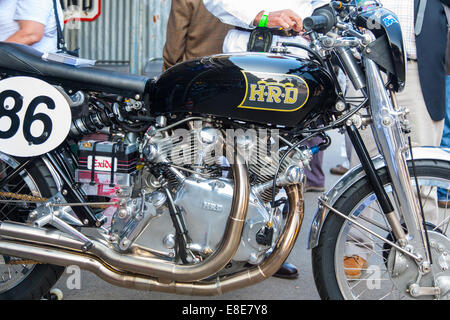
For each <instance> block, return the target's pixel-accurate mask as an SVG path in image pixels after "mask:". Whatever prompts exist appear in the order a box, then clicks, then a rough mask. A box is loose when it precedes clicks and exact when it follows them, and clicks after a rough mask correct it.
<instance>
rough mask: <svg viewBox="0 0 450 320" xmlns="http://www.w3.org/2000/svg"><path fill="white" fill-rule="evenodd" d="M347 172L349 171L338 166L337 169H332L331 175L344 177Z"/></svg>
mask: <svg viewBox="0 0 450 320" xmlns="http://www.w3.org/2000/svg"><path fill="white" fill-rule="evenodd" d="M347 171H348V169H347V168H346V167H344V166H342V165H340V164H338V165H337V166H336V167H334V168H331V169H330V173H331V174H335V175H338V176H342V175H344V174H346V173H347Z"/></svg>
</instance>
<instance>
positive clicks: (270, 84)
mask: <svg viewBox="0 0 450 320" xmlns="http://www.w3.org/2000/svg"><path fill="white" fill-rule="evenodd" d="M153 89H154V90H153V98H152V101H153V103H152V112H154V113H157V114H165V113H187V112H189V113H192V114H193V115H213V116H216V117H223V118H231V119H234V120H243V121H251V122H257V123H263V124H272V125H281V126H286V127H294V126H297V125H299V124H300V123H301V122H302V121H304V120H308V119H310V118H312V117H315V116H317V115H318V114H320V113H322V112H325V111H327V110H330V109H331V108H332V107H333V106H334V104H335V103H336V99H337V94H336V89H335V86H334V82H333V80H332V78H331V76H330V75H329V73H328V72H327V71H325V70H324V69H323V68H322V67H321V66H320V65H319V64H318V63H317V62H315V61H311V60H307V59H301V58H297V57H292V56H285V55H283V56H281V55H274V54H260V53H242V54H231V55H225V54H222V55H215V56H210V57H203V58H201V59H198V60H193V61H187V62H184V63H180V64H178V65H175V66H174V67H172V68H170V69H169V70H167V71H166V72H165V73H163V74H162V75H161V76H160V78H159V79H158V80H157V81H156V82H155V84H154V87H153Z"/></svg>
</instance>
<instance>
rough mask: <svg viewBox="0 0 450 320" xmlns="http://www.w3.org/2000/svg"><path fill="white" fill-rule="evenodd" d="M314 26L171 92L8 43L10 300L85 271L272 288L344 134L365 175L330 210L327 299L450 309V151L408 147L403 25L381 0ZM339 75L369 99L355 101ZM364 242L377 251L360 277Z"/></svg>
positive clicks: (168, 284)
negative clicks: (314, 178) (371, 149)
mask: <svg viewBox="0 0 450 320" xmlns="http://www.w3.org/2000/svg"><path fill="white" fill-rule="evenodd" d="M304 26H305V29H306V30H307V32H306V34H307V36H308V37H309V39H310V45H309V46H304V45H302V44H298V43H279V44H277V46H275V47H274V48H272V50H271V52H270V53H242V54H222V55H214V56H209V57H203V58H201V59H197V60H194V61H188V62H184V63H181V64H178V65H176V66H174V67H172V68H171V69H169V70H167V71H166V72H165V73H163V74H162V75H161V76H160V77H159V78H158V79H156V80H153V79H148V78H146V77H142V76H137V75H127V74H119V73H112V72H109V71H105V70H102V69H98V68H96V67H93V66H89V65H85V64H84V63H86V61H83V60H80V59H76V58H72V57H69V56H61V55H51V54H47V55H42V53H40V52H37V51H35V50H33V49H31V48H29V47H26V46H22V45H18V44H10V43H0V79H1V81H0V151H1V152H0V206H1V209H0V212H1V223H0V253H1V257H2V259H1V260H0V262H1V266H0V270H1V278H0V298H19V299H29V298H40V297H42V295H44V294H45V293H46V292H48V291H49V289H50V288H51V287H52V286H53V285H54V284H55V283H56V281H57V280H58V278H59V276H60V275H61V274H62V272H63V270H64V267H65V266H70V265H77V266H79V267H80V268H82V269H86V270H89V271H91V272H93V273H95V274H96V275H97V276H99V277H100V278H102V279H104V280H105V281H107V282H109V283H112V284H114V285H117V286H123V287H127V288H133V289H141V290H153V291H159V292H168V293H174V294H185V295H186V294H187V295H219V294H222V293H225V292H228V291H230V290H234V289H238V288H242V287H244V286H249V285H253V284H255V283H258V282H260V281H262V280H265V279H267V278H268V277H270V276H271V275H273V274H274V273H275V272H276V271H277V270H278V269H279V268H280V266H281V265H282V263H283V262H284V261H285V260H286V259H287V257H288V256H289V253H290V252H291V250H292V248H293V246H294V243H295V240H296V237H297V235H298V233H299V231H300V227H301V224H302V219H303V213H304V198H303V191H304V186H305V182H306V181H305V174H304V173H305V169H307V168H308V167H309V163H310V162H311V160H312V157H313V155H314V154H315V153H317V152H320V151H323V150H325V149H327V147H328V146H329V145H330V143H331V139H330V137H329V136H328V135H327V131H329V130H335V129H339V130H341V132H342V133H344V132H346V133H347V134H348V135H349V137H350V139H351V141H352V143H353V146H354V148H355V150H356V152H357V154H358V157H359V159H360V162H361V165H360V166H357V167H355V168H353V169H351V170H350V171H349V172H348V173H347V174H346V175H345V176H343V177H342V179H341V180H339V181H338V182H337V183H336V185H335V186H334V187H333V188H332V189H331V190H330V191H328V192H326V193H325V194H323V195H322V196H321V197H320V198H319V208H318V211H317V214H316V216H315V217H314V220H313V224H312V226H311V230H310V237H309V247H310V248H311V249H312V258H313V259H312V260H313V272H314V278H315V281H316V285H317V289H318V291H319V294H320V296H321V297H322V298H324V299H404V298H416V299H432V298H448V296H449V295H448V291H449V289H450V273H449V272H450V271H449V270H448V265H449V263H450V260H449V255H448V253H449V252H450V243H449V239H448V225H449V219H450V218H449V211H450V210H449V209H448V208H446V207H445V206H444V207H442V206H438V205H437V201H436V199H437V194H438V192H441V193H442V192H443V193H444V194H445V195H446V197H447V199H448V194H449V191H448V190H450V153H449V152H450V151H449V150H445V149H440V148H430V147H427V148H425V147H422V148H411V146H410V145H409V144H408V143H407V140H406V137H407V133H408V132H409V130H410V128H409V127H408V122H407V109H406V108H402V107H401V106H398V105H397V102H396V99H395V94H396V93H397V92H399V91H401V90H402V89H403V87H404V83H405V73H406V72H405V71H406V61H407V60H406V54H405V49H404V47H403V39H402V34H401V29H400V25H399V21H398V18H397V17H396V16H395V15H394V14H393V13H392V12H390V11H388V10H386V9H384V8H383V7H382V6H381V5H380V4H379V3H378V2H377V1H342V2H339V1H335V2H331V3H330V4H329V5H327V6H324V7H322V8H319V9H317V10H316V11H315V12H314V14H313V16H311V17H309V18H306V19H305V20H304ZM293 47H297V48H301V49H303V50H305V52H307V54H308V56H309V58H301V57H298V56H294V55H292V54H290V53H289V51H290V49H292V48H293ZM339 69H340V70H343V71H344V73H345V74H346V76H347V77H348V79H349V81H350V82H351V84H352V85H353V87H354V88H355V89H357V90H358V92H359V93H360V97H356V98H348V97H346V94H345V90H344V88H343V87H342V86H341V84H340V83H339V81H338V77H337V72H338V71H337V70H339ZM369 127H370V128H371V129H372V131H373V137H374V139H375V141H376V143H377V146H378V147H379V151H380V153H381V155H382V156H379V157H376V158H373V159H371V158H370V156H369V154H368V152H367V149H366V147H365V144H364V142H363V140H362V138H361V136H360V130H364V129H366V128H369ZM312 138H315V140H319V143H317V145H314V146H312V147H311V146H309V147H307V144H306V143H307V142H308V141H310V140H311V139H312ZM430 208H431V210H435V211H436V212H437V216H439V217H440V218H439V219H438V221H430V220H429V219H427V216H428V215H427V213H426V212H427V210H430ZM349 248H356V249H357V250H359V252H361V255H364V257H365V260H364V261H365V263H364V264H363V265H362V266H361V270H360V274H359V276H357V277H355V276H352V275H351V274H350V272H349V270H348V268H347V267H346V265H345V263H344V261H345V259H346V257H347V255H348V254H347V252H348V250H349Z"/></svg>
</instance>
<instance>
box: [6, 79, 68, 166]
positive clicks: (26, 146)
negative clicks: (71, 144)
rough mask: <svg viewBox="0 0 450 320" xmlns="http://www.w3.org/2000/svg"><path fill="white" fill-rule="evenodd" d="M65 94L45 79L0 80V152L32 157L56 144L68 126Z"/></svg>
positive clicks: (62, 138) (65, 134)
mask: <svg viewBox="0 0 450 320" xmlns="http://www.w3.org/2000/svg"><path fill="white" fill-rule="evenodd" d="M71 122H72V119H71V110H70V106H69V102H68V97H67V96H66V95H65V94H64V93H62V92H60V91H59V90H58V89H56V88H55V87H53V86H52V85H50V84H48V83H47V82H45V81H42V80H40V79H36V78H30V77H12V78H7V79H4V80H2V81H0V152H4V153H7V154H10V155H13V156H19V157H31V156H37V155H41V154H44V153H47V152H49V151H51V150H53V149H54V148H56V147H58V145H60V144H61V143H62V142H63V141H64V140H65V138H66V137H67V135H68V133H69V130H70V126H71Z"/></svg>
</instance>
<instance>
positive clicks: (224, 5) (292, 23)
mask: <svg viewBox="0 0 450 320" xmlns="http://www.w3.org/2000/svg"><path fill="white" fill-rule="evenodd" d="M328 2H329V1H328V0H313V1H311V0H284V1H278V2H277V1H269V0H246V1H242V0H203V3H204V4H205V7H206V8H207V9H208V10H209V11H210V12H211V13H212V14H214V15H215V16H216V17H217V18H219V19H220V20H221V21H222V22H224V23H226V24H229V25H233V26H235V27H234V28H233V29H231V30H230V31H229V32H228V34H227V36H226V37H225V40H224V44H223V52H225V53H230V52H246V51H249V50H250V51H253V50H251V46H249V41H250V40H251V34H252V31H253V30H254V29H255V28H256V27H264V28H269V30H270V32H271V35H270V37H269V39H270V40H269V41H270V42H271V43H265V44H264V46H265V47H266V48H270V47H271V46H272V45H273V44H275V43H277V42H283V41H288V42H298V43H303V44H306V43H307V42H306V40H305V39H304V38H303V37H301V32H302V31H303V19H304V18H305V17H308V16H310V15H311V14H312V12H313V5H314V7H318V6H320V5H323V4H326V3H328ZM291 52H292V53H294V54H297V55H305V52H304V51H303V50H301V49H297V48H292V50H291ZM318 161H319V162H320V163H319V164H318V165H317V166H316V167H317V168H318V169H320V170H319V171H320V172H319V173H320V174H322V176H323V173H322V171H321V160H320V159H318ZM307 174H309V175H310V176H311V172H308V173H307ZM313 181H314V182H315V183H316V184H317V185H313V186H311V187H310V190H311V191H321V190H323V185H321V184H323V177H318V178H316V177H314V179H313ZM274 276H279V277H285V278H296V277H297V276H298V271H297V269H296V268H295V267H294V266H293V265H291V264H288V263H285V264H284V265H283V267H282V268H281V269H280V270H279V271H278V272H277V273H276V274H275V275H274Z"/></svg>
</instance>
